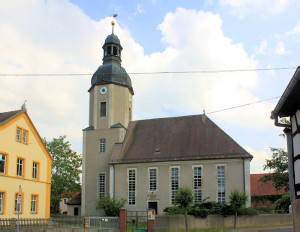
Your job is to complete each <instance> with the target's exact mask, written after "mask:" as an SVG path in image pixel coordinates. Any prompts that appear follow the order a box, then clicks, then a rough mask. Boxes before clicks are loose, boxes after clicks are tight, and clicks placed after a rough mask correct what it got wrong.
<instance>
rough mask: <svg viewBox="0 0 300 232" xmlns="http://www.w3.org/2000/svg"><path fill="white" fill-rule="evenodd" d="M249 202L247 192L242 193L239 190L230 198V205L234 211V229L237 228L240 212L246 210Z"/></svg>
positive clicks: (233, 192)
mask: <svg viewBox="0 0 300 232" xmlns="http://www.w3.org/2000/svg"><path fill="white" fill-rule="evenodd" d="M247 200H248V198H247V194H246V193H245V192H240V191H239V190H237V189H235V190H233V191H232V192H231V194H230V196H229V203H230V206H231V208H232V210H233V211H234V228H236V220H237V214H238V211H239V210H240V209H243V208H246V203H247Z"/></svg>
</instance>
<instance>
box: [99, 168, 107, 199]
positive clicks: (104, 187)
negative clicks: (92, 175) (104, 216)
mask: <svg viewBox="0 0 300 232" xmlns="http://www.w3.org/2000/svg"><path fill="white" fill-rule="evenodd" d="M102 175H103V176H104V181H103V182H100V181H101V180H100V176H102ZM103 189H104V191H101V190H103ZM105 195H106V173H105V172H101V173H98V199H99V200H100V199H102V198H103V197H104V196H105Z"/></svg>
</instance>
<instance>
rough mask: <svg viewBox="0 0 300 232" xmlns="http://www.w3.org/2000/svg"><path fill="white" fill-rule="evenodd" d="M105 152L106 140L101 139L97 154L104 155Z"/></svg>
mask: <svg viewBox="0 0 300 232" xmlns="http://www.w3.org/2000/svg"><path fill="white" fill-rule="evenodd" d="M103 141H104V142H103ZM105 151H106V138H101V139H100V140H99V152H100V153H105Z"/></svg>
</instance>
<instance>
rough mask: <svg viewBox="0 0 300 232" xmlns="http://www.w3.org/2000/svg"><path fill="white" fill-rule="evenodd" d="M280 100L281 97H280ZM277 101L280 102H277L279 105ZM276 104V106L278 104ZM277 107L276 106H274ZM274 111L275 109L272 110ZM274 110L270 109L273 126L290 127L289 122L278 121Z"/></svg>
mask: <svg viewBox="0 0 300 232" xmlns="http://www.w3.org/2000/svg"><path fill="white" fill-rule="evenodd" d="M280 100H281V99H280ZM279 103H280V101H279V102H278V105H279ZM278 105H277V106H278ZM276 108H277V107H276ZM274 111H275V110H274ZM274 111H272V113H271V117H270V118H271V119H273V120H275V121H274V124H275V126H277V127H285V128H291V127H292V126H291V124H285V123H280V122H279V120H278V115H277V114H275V112H274Z"/></svg>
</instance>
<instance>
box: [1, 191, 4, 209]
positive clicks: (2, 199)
mask: <svg viewBox="0 0 300 232" xmlns="http://www.w3.org/2000/svg"><path fill="white" fill-rule="evenodd" d="M0 214H4V193H1V192H0Z"/></svg>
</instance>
